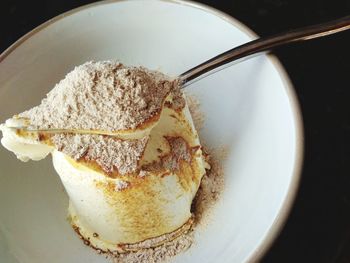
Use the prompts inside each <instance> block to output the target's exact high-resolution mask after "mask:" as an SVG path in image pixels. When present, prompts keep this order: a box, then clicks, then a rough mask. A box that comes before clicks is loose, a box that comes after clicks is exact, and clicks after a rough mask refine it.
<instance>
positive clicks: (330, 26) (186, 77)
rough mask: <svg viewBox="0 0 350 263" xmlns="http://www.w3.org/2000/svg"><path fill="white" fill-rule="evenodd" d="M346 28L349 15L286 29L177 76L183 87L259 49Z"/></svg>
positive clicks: (348, 26) (349, 23) (227, 52)
mask: <svg viewBox="0 0 350 263" xmlns="http://www.w3.org/2000/svg"><path fill="white" fill-rule="evenodd" d="M347 29H350V16H346V17H343V18H340V19H337V20H333V21H330V22H327V23H323V24H318V25H313V26H307V27H303V28H300V29H295V30H291V31H287V32H284V33H280V34H277V35H273V36H269V37H263V38H258V39H256V40H253V41H250V42H248V43H245V44H243V45H240V46H238V47H235V48H232V49H230V50H228V51H226V52H224V53H222V54H220V55H217V56H215V57H213V58H211V59H209V60H207V61H205V62H203V63H202V64H199V65H198V66H196V67H194V68H192V69H190V70H188V71H186V72H184V73H182V74H181V75H180V76H179V77H180V80H181V81H182V83H183V87H185V86H187V85H190V84H191V83H193V82H195V81H197V80H199V79H201V78H203V77H205V76H207V75H210V74H212V73H214V72H217V71H219V70H221V69H223V68H225V67H227V66H229V65H228V63H230V62H233V61H235V60H237V59H240V58H243V57H246V56H249V55H253V54H255V53H258V52H261V51H266V50H269V49H271V48H274V47H277V46H282V45H285V44H288V43H291V42H297V41H303V40H309V39H314V38H318V37H323V36H328V35H331V34H335V33H338V32H341V31H344V30H347Z"/></svg>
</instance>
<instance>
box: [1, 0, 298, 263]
mask: <svg viewBox="0 0 350 263" xmlns="http://www.w3.org/2000/svg"><path fill="white" fill-rule="evenodd" d="M127 1H133V0H103V1H99V2H94V3H90V4H87V5H82V6H80V7H77V8H74V9H71V10H69V11H67V12H64V13H62V14H60V15H58V16H55V17H53V18H52V19H49V20H48V21H46V22H44V23H42V24H41V25H39V26H37V27H35V28H34V29H32V30H31V31H29V32H28V33H26V34H25V35H23V36H22V37H20V38H19V39H18V40H17V41H16V42H14V43H13V44H12V45H10V46H9V47H8V48H7V49H5V51H4V52H2V53H1V54H0V63H1V62H2V61H3V60H4V59H5V58H6V57H7V56H8V55H10V54H11V53H12V52H13V51H14V50H15V49H16V48H17V47H19V46H20V45H21V44H23V43H24V42H25V41H26V40H28V39H29V38H30V37H32V36H33V35H35V34H36V33H38V32H40V31H41V30H43V29H45V28H46V27H48V26H49V25H51V24H53V23H55V22H57V21H59V20H61V19H63V18H65V17H67V16H70V15H73V14H75V13H78V12H80V11H82V10H85V9H89V8H93V7H95V6H99V5H107V4H116V3H120V2H127ZM153 1H158V2H167V3H173V4H178V5H184V6H188V7H191V8H196V9H200V10H202V11H205V12H207V13H210V14H212V15H215V16H216V17H218V18H220V19H223V20H224V21H226V22H228V23H230V24H231V25H232V26H234V27H236V28H238V29H239V30H241V31H242V32H244V33H245V34H246V35H248V37H250V38H251V39H255V38H258V37H259V36H258V34H256V33H255V32H254V31H253V30H251V29H250V28H249V27H248V26H246V25H245V24H243V23H242V22H240V21H239V20H237V19H236V18H234V17H232V16H230V15H228V14H227V13H225V12H223V11H220V10H218V9H216V8H214V7H211V6H209V5H206V4H202V3H198V2H194V1H188V0H153ZM266 57H267V59H268V60H269V61H270V62H271V63H272V64H273V66H274V67H275V69H276V70H277V73H278V74H279V76H280V78H281V80H282V82H283V86H284V88H285V91H286V93H287V96H288V99H289V103H290V105H291V110H292V115H293V121H294V123H295V142H296V143H295V156H294V158H295V162H294V167H293V172H292V177H291V181H290V184H289V187H288V191H287V194H286V196H285V198H284V200H283V202H282V206H281V209H280V210H279V211H278V213H277V216H276V218H275V220H274V222H273V223H272V225H271V226H270V228H269V229H268V230H267V233H266V234H265V237H264V238H263V240H262V241H261V242H260V244H259V245H258V247H257V248H255V250H253V251H252V252H251V254H250V255H249V256H248V259H247V260H246V262H257V261H259V260H260V259H261V258H262V257H263V256H264V255H265V254H266V252H267V251H268V249H269V248H271V246H272V245H273V242H274V241H275V240H276V238H277V237H278V235H279V233H280V232H281V231H282V229H283V227H284V225H285V223H286V221H287V218H288V216H289V214H290V212H291V210H292V207H293V203H294V201H295V198H296V195H297V192H298V188H299V184H300V179H301V172H302V167H303V158H304V126H303V117H302V113H301V110H300V104H299V101H298V98H297V95H296V91H295V89H294V86H293V84H292V82H291V80H290V78H289V76H288V74H287V72H286V70H285V69H284V67H283V65H282V64H281V62H280V61H279V59H278V58H277V57H276V56H275V55H273V54H271V53H268V54H266Z"/></svg>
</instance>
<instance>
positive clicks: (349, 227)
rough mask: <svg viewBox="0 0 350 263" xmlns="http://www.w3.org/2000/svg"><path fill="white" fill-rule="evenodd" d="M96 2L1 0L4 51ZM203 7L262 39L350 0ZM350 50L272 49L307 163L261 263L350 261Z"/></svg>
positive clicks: (332, 46) (327, 15)
mask: <svg viewBox="0 0 350 263" xmlns="http://www.w3.org/2000/svg"><path fill="white" fill-rule="evenodd" d="M91 2H93V1H86V0H84V1H72V0H41V1H39V0H38V1H36V0H33V1H28V0H23V1H19V0H14V1H7V0H5V1H4V0H1V2H0V52H2V51H4V50H5V49H6V48H7V47H8V46H9V45H11V44H12V43H13V42H15V41H16V40H17V39H18V38H19V37H21V36H22V35H23V34H25V33H27V32H28V31H30V30H31V29H33V28H34V27H36V26H38V25H39V24H41V23H43V22H45V21H46V20H48V19H50V18H52V17H54V16H56V15H58V14H60V13H62V12H65V11H67V10H70V9H72V8H74V7H78V6H81V5H83V4H87V3H91ZM200 2H202V3H206V4H209V5H211V6H213V7H216V8H218V9H220V10H222V11H224V12H226V13H228V14H230V15H232V16H234V17H236V18H237V19H239V20H240V21H242V22H243V23H245V24H246V25H248V26H249V27H250V28H251V29H253V30H254V31H255V32H256V33H258V34H259V35H261V36H266V35H270V34H273V33H277V32H281V31H283V30H289V29H291V28H297V27H300V26H304V25H310V24H315V23H319V22H324V21H328V20H331V19H334V18H338V17H341V16H345V15H349V14H350V0H333V1H332V0H327V1H325V0H305V1H297V0H236V1H209V0H207V1H200ZM349 48H350V31H349V32H344V33H340V34H338V35H334V36H331V37H326V38H323V39H318V40H313V41H310V42H305V43H299V44H294V45H291V46H287V47H282V48H278V49H277V50H275V52H274V53H275V54H276V55H277V56H278V57H279V58H280V60H281V62H282V63H283V65H284V66H285V68H286V70H287V72H288V73H289V75H290V78H291V80H292V82H293V84H294V86H295V89H296V92H297V95H298V97H299V100H300V104H301V108H302V113H303V118H304V125H305V161H304V169H303V174H302V180H301V185H300V189H299V192H298V195H297V199H296V202H295V205H294V207H293V210H292V212H291V215H290V217H289V219H288V221H287V223H286V225H285V227H284V229H283V231H282V233H281V234H280V236H279V238H278V239H277V241H276V242H275V243H274V245H273V247H272V248H271V249H270V251H269V252H268V254H267V255H266V256H265V258H264V259H263V262H266V263H272V262H273V263H275V262H276V263H285V262H291V263H295V262H317V263H322V262H327V263H331V262H332V263H333V262H337V263H345V262H350V109H349V108H350V78H349V76H350V51H349ZM0 261H1V260H0Z"/></svg>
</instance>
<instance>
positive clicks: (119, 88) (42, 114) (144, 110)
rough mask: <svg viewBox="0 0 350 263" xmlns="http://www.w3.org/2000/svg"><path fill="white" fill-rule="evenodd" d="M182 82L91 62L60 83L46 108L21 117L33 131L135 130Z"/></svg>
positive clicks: (43, 104)
mask: <svg viewBox="0 0 350 263" xmlns="http://www.w3.org/2000/svg"><path fill="white" fill-rule="evenodd" d="M177 86H178V81H177V80H172V79H170V78H169V77H168V76H166V75H164V74H162V73H160V72H157V71H151V70H148V69H145V68H143V67H126V66H123V65H122V64H121V63H119V62H113V61H102V62H87V63H85V64H83V65H81V66H78V67H76V68H75V69H74V70H73V71H71V72H70V73H68V74H67V76H66V77H65V78H64V79H63V80H61V81H60V82H59V83H58V84H57V85H56V86H55V87H54V88H53V89H52V90H51V91H50V92H49V93H48V94H47V97H46V98H45V99H43V100H42V102H41V104H40V105H39V106H37V107H34V108H32V109H30V110H28V111H26V112H23V113H21V114H20V115H19V116H20V117H25V118H28V119H29V120H30V123H31V128H34V129H53V128H55V129H83V130H103V131H116V130H125V129H134V128H136V127H137V126H138V125H140V124H143V123H144V122H145V121H147V120H148V119H150V118H151V117H152V116H155V115H157V114H158V113H159V111H160V110H161V108H162V105H163V102H164V99H165V97H166V96H167V94H169V92H170V91H171V90H172V89H173V88H176V87H177Z"/></svg>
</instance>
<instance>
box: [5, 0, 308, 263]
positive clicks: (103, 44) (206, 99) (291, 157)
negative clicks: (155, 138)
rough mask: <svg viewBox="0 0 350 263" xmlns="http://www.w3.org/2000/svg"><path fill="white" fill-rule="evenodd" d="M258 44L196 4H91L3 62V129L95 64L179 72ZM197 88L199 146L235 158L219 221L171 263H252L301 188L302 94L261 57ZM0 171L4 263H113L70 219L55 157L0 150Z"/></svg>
mask: <svg viewBox="0 0 350 263" xmlns="http://www.w3.org/2000/svg"><path fill="white" fill-rule="evenodd" d="M252 38H254V35H253V34H252V33H251V31H250V30H249V29H247V28H246V27H244V26H243V25H242V24H240V23H239V22H237V21H236V20H234V19H233V18H231V17H229V16H227V15H225V14H223V13H221V12H219V11H217V10H215V9H212V8H209V7H206V6H203V5H199V4H195V3H191V2H190V3H189V2H182V1H154V0H152V1H117V2H116V1H107V2H100V3H97V4H93V5H89V6H85V7H82V8H79V9H76V10H73V11H71V12H68V13H66V14H63V15H61V16H59V17H57V18H55V19H53V20H51V21H48V22H47V23H45V24H43V25H42V26H40V27H39V28H37V29H35V30H34V31H32V32H30V33H29V34H27V35H26V36H24V37H23V38H22V39H20V40H19V41H18V42H16V43H15V44H14V45H13V46H11V47H10V48H9V49H8V50H7V51H5V53H3V54H2V56H1V57H0V61H1V63H0V121H1V122H3V121H4V120H5V119H6V118H8V117H10V116H12V115H13V114H15V113H18V112H21V111H23V110H25V109H28V108H30V107H31V106H33V105H36V104H38V103H39V102H40V100H41V98H42V97H43V96H44V95H45V94H46V93H47V92H48V91H49V90H50V89H51V88H52V87H53V85H54V84H55V83H56V82H57V81H59V80H60V79H61V78H63V77H64V76H65V74H66V73H67V72H68V71H70V70H71V69H72V68H73V67H74V66H75V65H79V64H81V63H83V62H85V61H88V60H92V59H94V60H103V59H119V60H121V61H122V62H124V63H126V64H130V65H144V66H146V67H149V68H152V69H160V70H162V71H164V72H167V73H169V74H172V75H175V74H179V73H181V72H183V71H185V70H187V69H189V68H191V67H192V66H195V65H197V64H198V63H200V62H203V61H204V60H206V59H209V58H211V57H212V56H214V55H217V54H218V53H220V52H223V51H225V50H227V49H230V48H232V47H234V46H237V45H239V44H242V43H244V42H247V41H249V40H251V39H252ZM189 90H190V91H191V92H192V93H195V94H196V95H197V97H198V98H199V99H200V101H201V104H202V110H203V111H204V113H205V116H206V122H205V127H204V129H203V132H202V140H203V141H206V142H207V143H208V144H209V145H210V146H214V147H220V146H223V145H225V146H228V147H229V149H230V151H229V155H228V158H227V160H226V161H225V179H226V184H225V190H224V193H223V196H222V200H221V202H219V204H218V205H217V207H216V209H215V211H214V215H213V219H212V220H211V221H210V224H209V225H208V226H207V227H206V228H204V229H201V230H200V231H198V232H197V238H196V243H195V245H194V246H193V247H192V248H191V249H190V250H189V251H188V252H187V253H184V254H183V255H180V256H178V257H177V258H176V260H175V261H176V262H235V263H239V262H247V261H254V260H256V259H258V258H259V257H260V256H261V255H262V253H263V252H264V251H266V249H267V248H268V246H269V245H270V244H271V242H272V241H273V239H274V238H275V236H276V234H277V233H278V231H279V230H280V228H281V225H282V224H283V222H284V221H285V219H286V217H287V214H288V211H289V209H290V207H291V203H292V201H293V199H294V195H295V193H296V189H297V184H298V179H299V173H300V167H301V159H302V131H301V130H302V127H301V126H302V125H301V117H300V112H299V108H298V105H297V101H296V98H295V95H294V91H293V89H292V87H291V84H290V82H289V80H288V77H287V75H286V73H285V72H284V70H283V68H282V66H281V65H280V64H279V63H278V61H277V59H276V58H274V57H272V56H264V55H262V56H259V57H256V58H254V59H251V60H248V61H246V62H243V63H240V64H237V65H235V66H233V67H231V68H227V69H225V70H223V71H221V72H219V73H217V74H214V75H212V76H210V77H207V78H205V79H203V80H201V81H199V82H197V83H195V84H193V85H192V86H191V87H190V88H189ZM0 165H1V171H0V258H1V262H4V263H14V262H20V263H29V262H30V263H32V262H33V263H40V262H43V263H47V262H51V263H55V262H59V263H61V262H65V263H77V262H93V263H97V262H108V261H107V260H106V259H105V258H104V257H102V256H99V255H97V254H95V252H94V251H93V250H91V249H90V248H88V247H86V246H85V245H83V243H82V242H81V241H80V240H79V239H78V237H77V235H76V234H75V233H74V232H73V230H72V229H71V227H70V226H69V224H68V222H67V221H66V207H67V201H68V200H67V197H66V194H65V192H64V190H63V187H62V185H61V183H60V180H59V178H58V176H57V175H56V174H55V172H54V170H53V167H52V165H51V160H50V158H47V159H46V160H44V161H41V162H28V163H21V162H19V161H18V160H16V158H15V156H14V155H13V154H11V153H10V152H8V151H6V150H4V148H2V147H1V149H0Z"/></svg>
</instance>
